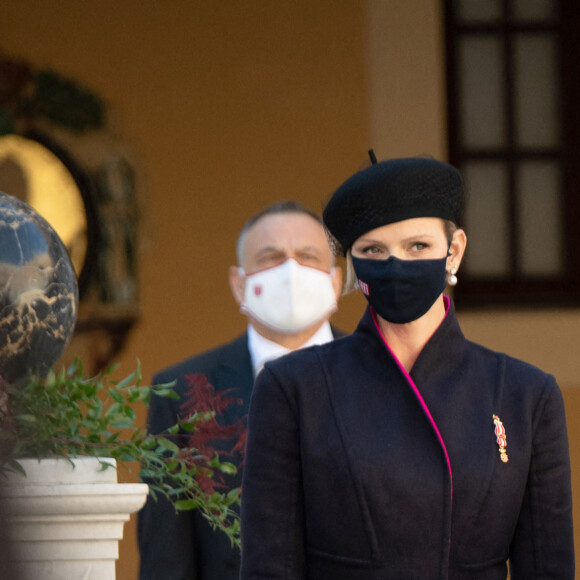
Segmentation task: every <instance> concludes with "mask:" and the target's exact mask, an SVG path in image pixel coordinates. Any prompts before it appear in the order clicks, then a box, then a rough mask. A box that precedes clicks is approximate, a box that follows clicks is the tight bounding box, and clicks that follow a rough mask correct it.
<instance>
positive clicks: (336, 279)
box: [332, 266, 342, 302]
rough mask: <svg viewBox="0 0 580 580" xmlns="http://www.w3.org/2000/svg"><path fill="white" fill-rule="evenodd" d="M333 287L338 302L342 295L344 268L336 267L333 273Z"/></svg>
mask: <svg viewBox="0 0 580 580" xmlns="http://www.w3.org/2000/svg"><path fill="white" fill-rule="evenodd" d="M332 287H333V288H334V294H335V296H336V301H337V302H338V299H339V298H340V295H341V294H342V268H341V267H340V266H334V268H333V272H332Z"/></svg>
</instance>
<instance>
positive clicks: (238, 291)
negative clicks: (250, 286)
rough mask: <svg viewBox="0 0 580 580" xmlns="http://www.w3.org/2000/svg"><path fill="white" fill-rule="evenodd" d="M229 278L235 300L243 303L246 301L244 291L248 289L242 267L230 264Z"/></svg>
mask: <svg viewBox="0 0 580 580" xmlns="http://www.w3.org/2000/svg"><path fill="white" fill-rule="evenodd" d="M228 278H229V282H230V289H231V291H232V295H233V297H234V299H235V301H236V302H237V303H238V304H241V303H242V302H243V301H244V291H245V289H246V277H245V276H244V275H243V273H242V271H241V268H239V267H238V266H230V269H229V273H228Z"/></svg>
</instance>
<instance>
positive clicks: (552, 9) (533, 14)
mask: <svg viewBox="0 0 580 580" xmlns="http://www.w3.org/2000/svg"><path fill="white" fill-rule="evenodd" d="M474 1H475V0H474ZM557 4H558V3H557V2H556V1H555V0H514V4H513V14H514V19H515V20H527V21H531V20H533V21H535V22H537V21H540V22H546V21H548V22H549V21H552V20H554V19H555V18H556V16H557V14H558V7H557Z"/></svg>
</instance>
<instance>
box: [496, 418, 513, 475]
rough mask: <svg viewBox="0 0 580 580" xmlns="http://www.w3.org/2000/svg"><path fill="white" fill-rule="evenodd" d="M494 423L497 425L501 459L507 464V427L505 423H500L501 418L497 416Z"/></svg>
mask: <svg viewBox="0 0 580 580" xmlns="http://www.w3.org/2000/svg"><path fill="white" fill-rule="evenodd" d="M493 422H494V424H495V437H496V440H497V446H498V448H499V449H498V451H499V457H500V459H501V460H502V461H503V462H504V463H507V462H508V461H509V458H508V454H507V451H506V447H507V438H506V434H505V427H504V426H503V423H502V422H501V421H500V418H499V417H498V416H497V415H494V416H493Z"/></svg>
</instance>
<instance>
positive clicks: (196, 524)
mask: <svg viewBox="0 0 580 580" xmlns="http://www.w3.org/2000/svg"><path fill="white" fill-rule="evenodd" d="M195 373H202V374H204V375H205V376H206V377H207V380H208V382H209V383H211V384H212V385H213V386H214V387H215V388H216V390H218V391H223V390H227V389H234V391H233V392H232V395H233V396H236V397H240V398H241V399H243V401H244V404H243V405H231V406H230V407H228V409H226V410H225V412H224V413H225V414H224V416H223V417H222V423H223V424H233V423H235V422H236V421H237V420H238V419H239V418H240V417H243V416H245V415H246V414H247V412H248V405H249V401H250V394H251V391H252V385H253V384H254V376H253V370H252V361H251V358H250V352H249V350H248V338H247V334H246V333H244V334H243V335H241V336H239V337H238V338H236V339H235V340H234V341H232V342H230V343H228V344H225V345H223V346H220V347H218V348H215V349H212V350H210V351H207V352H204V353H202V354H200V355H197V356H194V357H191V358H189V359H187V360H185V361H182V362H181V363H178V364H176V365H174V366H172V367H170V368H168V369H165V370H163V371H161V372H160V373H158V374H156V375H155V376H154V377H153V384H162V383H168V382H171V381H173V380H176V381H177V383H176V386H175V390H176V392H177V393H178V394H179V395H180V397H181V400H179V401H177V400H172V399H165V398H161V397H153V398H152V400H151V405H150V407H149V415H148V428H149V431H150V432H151V433H161V432H163V431H166V430H167V429H168V428H169V427H171V426H172V425H174V424H175V423H176V420H177V417H178V416H179V406H180V405H181V403H182V401H183V400H185V397H184V395H185V393H186V392H187V390H188V389H189V384H188V383H187V382H186V380H185V376H186V375H189V374H195ZM228 461H229V459H228ZM228 484H229V485H230V486H231V487H232V488H233V487H239V486H240V485H241V472H238V474H236V476H234V477H232V478H230V479H229V481H228ZM137 532H138V542H139V552H140V557H141V563H140V568H139V580H237V578H238V576H239V567H240V553H239V550H238V549H237V548H235V549H233V548H232V547H231V545H230V541H229V540H228V538H227V536H226V535H225V534H224V533H222V532H219V531H214V530H212V529H211V527H210V526H209V524H208V523H207V521H206V520H205V519H204V518H203V517H202V516H201V515H200V514H199V512H197V510H195V511H188V512H181V513H176V512H175V510H174V508H173V507H172V506H171V504H170V503H169V502H168V501H166V500H164V499H163V498H158V501H157V502H155V501H154V500H153V499H152V498H149V499H148V500H147V503H146V504H145V506H144V508H143V509H142V510H141V511H140V512H139V515H138V522H137Z"/></svg>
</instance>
